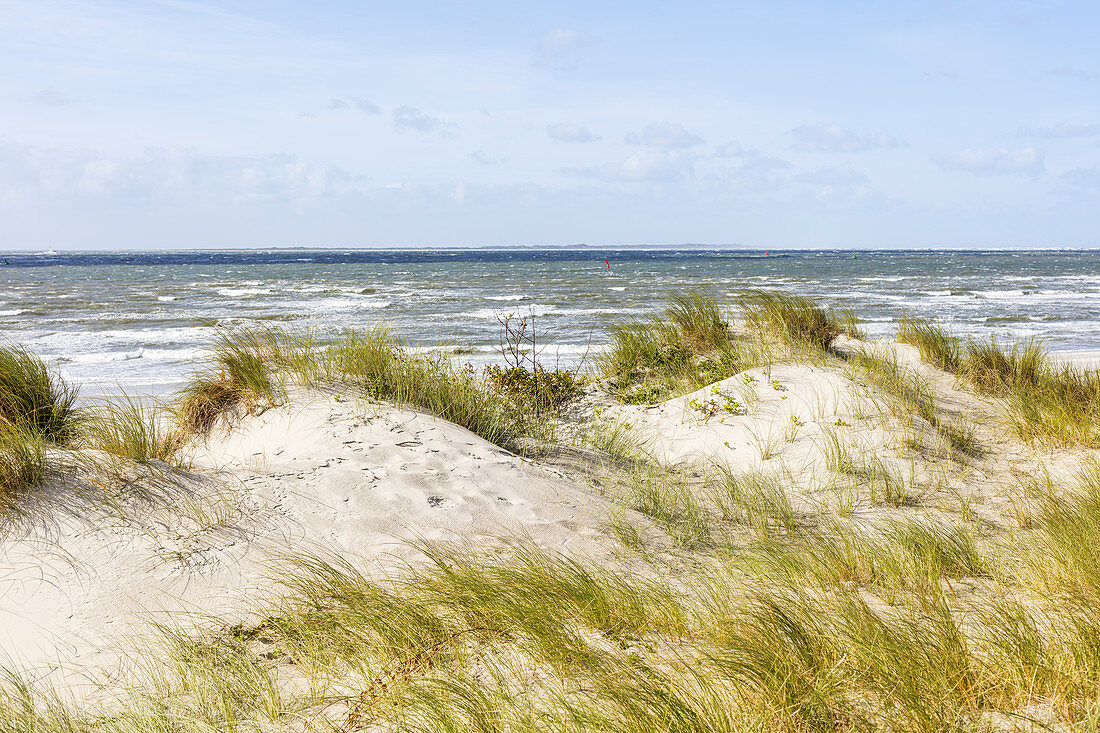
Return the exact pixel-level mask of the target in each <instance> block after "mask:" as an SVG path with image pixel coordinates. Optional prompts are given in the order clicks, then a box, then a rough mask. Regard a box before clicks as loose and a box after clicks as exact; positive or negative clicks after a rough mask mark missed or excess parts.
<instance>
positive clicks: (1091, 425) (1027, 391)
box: [898, 316, 1100, 447]
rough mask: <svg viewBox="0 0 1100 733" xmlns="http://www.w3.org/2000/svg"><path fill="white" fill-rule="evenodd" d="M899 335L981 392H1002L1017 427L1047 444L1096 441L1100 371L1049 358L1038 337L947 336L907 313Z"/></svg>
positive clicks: (1099, 435) (1098, 435)
mask: <svg viewBox="0 0 1100 733" xmlns="http://www.w3.org/2000/svg"><path fill="white" fill-rule="evenodd" d="M898 338H899V340H901V341H904V342H906V343H912V344H915V345H916V346H917V347H918V348H919V349H920V352H921V357H922V358H923V359H925V360H926V361H928V362H930V363H932V364H934V365H936V366H938V367H940V368H941V369H944V370H946V371H949V372H952V373H955V374H957V375H958V377H959V379H960V380H961V381H962V382H964V383H966V384H968V385H969V386H970V387H971V388H972V389H973V390H974V391H976V392H978V393H979V394H987V395H993V396H997V397H1002V398H1004V399H1005V400H1007V402H1008V407H1009V415H1010V418H1011V421H1012V425H1013V427H1014V429H1015V430H1016V433H1017V434H1018V435H1019V436H1020V437H1021V438H1023V439H1024V440H1027V441H1029V442H1038V443H1041V444H1046V445H1050V446H1084V447H1097V446H1100V372H1098V371H1097V370H1095V369H1091V370H1086V369H1079V368H1076V367H1073V366H1071V365H1068V364H1066V365H1058V364H1055V363H1054V362H1053V360H1052V359H1051V357H1050V355H1049V354H1048V353H1047V351H1046V349H1044V348H1043V346H1042V344H1041V343H1039V342H1037V341H1022V342H1014V343H1011V344H1007V345H1006V344H1001V343H998V342H997V341H995V340H993V339H990V340H989V341H975V340H967V341H965V342H963V341H962V340H961V339H959V338H957V337H955V336H951V335H950V334H948V333H946V332H945V331H943V330H942V329H940V328H938V327H937V326H935V325H933V324H931V323H929V322H928V321H926V320H921V319H917V318H914V317H912V316H908V317H905V318H904V319H903V320H902V321H901V325H900V330H899V336H898Z"/></svg>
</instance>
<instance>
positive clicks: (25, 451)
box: [0, 424, 48, 508]
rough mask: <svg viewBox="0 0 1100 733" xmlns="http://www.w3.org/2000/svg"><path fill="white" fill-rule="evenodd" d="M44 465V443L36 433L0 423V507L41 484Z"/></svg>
mask: <svg viewBox="0 0 1100 733" xmlns="http://www.w3.org/2000/svg"><path fill="white" fill-rule="evenodd" d="M47 469H48V463H47V459H46V446H45V443H44V442H43V440H42V438H41V437H40V436H38V435H37V434H35V433H31V432H28V431H26V430H19V429H16V428H13V427H11V426H5V425H2V424H0V508H3V507H4V505H5V504H8V503H9V502H10V501H11V500H12V499H14V498H15V497H16V496H17V495H18V494H19V493H20V492H22V491H25V490H27V489H30V488H33V487H35V486H37V485H39V484H41V483H42V481H43V480H44V479H45V477H46V472H47Z"/></svg>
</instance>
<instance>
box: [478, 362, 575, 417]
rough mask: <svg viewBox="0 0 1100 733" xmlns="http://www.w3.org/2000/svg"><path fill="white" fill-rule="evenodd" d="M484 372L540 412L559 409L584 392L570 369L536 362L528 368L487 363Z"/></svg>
mask: <svg viewBox="0 0 1100 733" xmlns="http://www.w3.org/2000/svg"><path fill="white" fill-rule="evenodd" d="M485 376H486V378H487V380H488V381H489V383H490V384H491V385H492V386H493V387H494V388H495V389H497V390H498V391H499V392H501V393H502V394H504V395H507V396H508V397H509V398H510V399H513V400H516V401H518V402H519V403H521V404H526V405H531V406H533V407H534V409H535V410H536V411H538V412H543V413H545V412H551V411H555V410H560V409H561V408H562V407H564V406H566V405H568V404H569V403H571V402H574V401H576V400H577V399H578V398H580V396H581V394H582V392H583V380H582V379H581V378H580V377H579V376H578V375H577V373H576V372H574V371H572V370H569V369H552V370H551V369H544V368H542V367H541V366H536V367H535V368H534V370H531V369H527V368H526V367H523V366H513V367H501V366H498V365H496V364H490V365H489V366H487V367H486V368H485Z"/></svg>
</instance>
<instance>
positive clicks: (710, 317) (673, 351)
mask: <svg viewBox="0 0 1100 733" xmlns="http://www.w3.org/2000/svg"><path fill="white" fill-rule="evenodd" d="M728 318H729V317H728V315H727V314H726V313H724V312H723V310H722V307H721V306H720V305H719V303H718V301H717V300H716V299H715V298H713V297H711V296H708V295H704V294H702V293H698V292H689V293H677V294H675V295H673V296H672V297H671V298H670V299H669V305H668V306H667V307H666V309H665V310H664V311H663V312H662V313H661V314H659V315H657V316H654V317H653V318H651V319H649V320H634V321H629V322H625V323H616V324H612V325H611V327H610V329H609V332H610V337H611V348H610V349H609V350H608V352H607V353H606V354H604V355H603V356H601V358H600V359H599V365H600V367H601V370H602V372H603V374H604V376H606V377H608V378H610V380H611V384H612V387H613V389H614V390H615V392H616V394H617V395H618V396H619V398H620V399H621V400H623V401H624V402H628V403H634V404H638V403H650V402H657V401H660V400H663V399H667V398H668V397H670V396H673V395H676V394H683V393H685V392H690V391H692V390H693V389H698V388H699V387H702V386H703V385H706V384H710V383H712V382H716V381H719V380H721V379H724V378H726V377H729V376H732V375H733V374H736V373H738V372H739V371H742V370H743V369H746V368H748V367H750V366H755V365H756V364H758V363H759V360H760V355H759V354H758V353H754V351H753V350H752V349H750V348H749V347H748V345H747V344H745V343H744V342H743V340H740V339H738V338H736V337H735V336H734V334H733V332H732V331H731V330H730V324H729V319H728Z"/></svg>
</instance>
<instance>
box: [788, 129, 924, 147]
mask: <svg viewBox="0 0 1100 733" xmlns="http://www.w3.org/2000/svg"><path fill="white" fill-rule="evenodd" d="M791 137H793V138H794V140H795V143H794V149H795V150H803V151H807V152H812V153H854V152H859V151H861V150H871V149H872V148H885V149H891V148H901V147H904V146H905V143H903V142H901V141H900V140H898V139H897V138H896V137H894V136H893V135H887V134H885V133H879V134H877V135H871V134H868V133H859V132H856V131H854V130H849V129H847V128H845V127H841V126H840V125H799V126H798V127H796V128H794V129H793V130H791Z"/></svg>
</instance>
